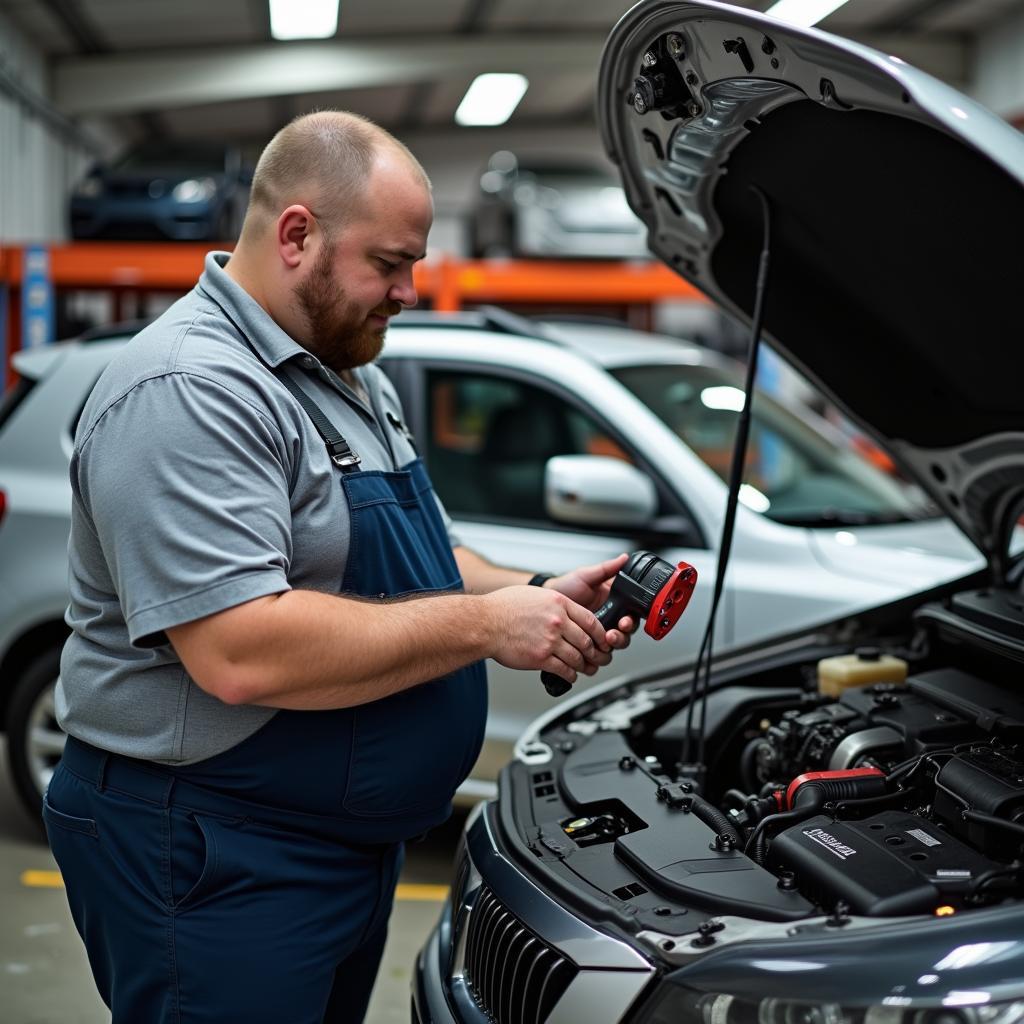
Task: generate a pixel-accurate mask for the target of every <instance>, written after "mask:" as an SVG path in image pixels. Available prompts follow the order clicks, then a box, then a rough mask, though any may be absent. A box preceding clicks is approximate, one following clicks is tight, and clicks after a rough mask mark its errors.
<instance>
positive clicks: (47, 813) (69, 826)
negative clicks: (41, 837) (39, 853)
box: [43, 792, 99, 844]
mask: <svg viewBox="0 0 1024 1024" xmlns="http://www.w3.org/2000/svg"><path fill="white" fill-rule="evenodd" d="M43 824H44V825H45V826H46V833H47V836H48V837H49V839H50V842H51V844H52V843H53V840H54V838H56V837H58V836H59V835H60V832H59V831H58V830H60V831H63V832H77V833H79V834H80V835H84V836H91V837H92V838H93V839H98V838H99V830H98V829H97V828H96V820H95V819H94V818H78V817H76V816H75V815H73V814H66V813H65V812H64V811H58V810H57V808H56V807H54V806H53V804H52V803H51V802H50V794H49V792H46V793H44V794H43Z"/></svg>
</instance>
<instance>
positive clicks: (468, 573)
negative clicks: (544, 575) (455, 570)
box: [453, 547, 534, 594]
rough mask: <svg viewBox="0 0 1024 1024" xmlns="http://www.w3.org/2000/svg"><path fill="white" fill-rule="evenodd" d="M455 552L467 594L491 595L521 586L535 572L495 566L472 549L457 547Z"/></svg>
mask: <svg viewBox="0 0 1024 1024" xmlns="http://www.w3.org/2000/svg"><path fill="white" fill-rule="evenodd" d="M453 550H454V554H455V561H456V563H457V565H458V567H459V572H460V573H461V575H462V582H463V583H464V584H465V587H466V593H467V594H490V593H493V592H494V591H495V590H500V589H501V588H502V587H515V586H521V585H522V584H524V583H528V582H529V581H530V578H531V577H532V576H533V575H534V571H529V570H525V569H506V568H504V567H503V566H500V565H495V564H494V563H493V562H489V561H488V560H487V559H486V558H484V557H483V556H482V555H478V554H477V553H476V552H475V551H472V550H471V549H470V548H466V547H457V548H454V549H453Z"/></svg>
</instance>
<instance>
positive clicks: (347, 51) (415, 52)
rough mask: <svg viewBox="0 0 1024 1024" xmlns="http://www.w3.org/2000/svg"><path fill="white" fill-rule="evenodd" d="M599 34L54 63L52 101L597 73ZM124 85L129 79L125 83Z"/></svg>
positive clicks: (71, 103)
mask: <svg viewBox="0 0 1024 1024" xmlns="http://www.w3.org/2000/svg"><path fill="white" fill-rule="evenodd" d="M604 40H605V34H604V33H603V32H589V33H577V34H575V35H573V36H572V37H567V38H561V37H553V38H550V37H549V38H544V39H538V38H537V36H536V35H519V34H518V33H517V34H514V35H507V36H506V35H503V36H500V37H487V36H484V37H480V36H476V37H474V39H473V41H472V44H469V43H468V41H467V39H466V37H465V36H440V37H436V38H427V39H422V38H421V39H419V40H417V41H415V42H412V43H400V44H396V43H394V42H389V41H384V40H380V39H373V40H367V41H364V42H350V41H345V42H341V41H339V42H310V43H298V42H297V43H289V44H287V45H284V46H282V45H280V44H276V45H261V46H248V47H239V48H237V49H234V50H230V49H224V48H222V49H220V50H218V51H211V50H184V51H176V52H169V51H166V50H162V51H159V52H156V53H145V54H132V55H124V54H121V55H114V54H111V55H103V56H94V57H67V58H61V59H57V60H55V61H54V76H53V81H54V97H55V100H56V103H57V105H58V106H59V107H60V108H61V109H62V110H64V111H66V112H67V113H69V114H122V113H130V112H134V111H137V110H156V109H160V108H164V109H166V108H170V107H182V106H193V105H197V104H202V103H216V102H221V101H225V100H243V99H254V98H257V97H262V96H266V95H267V94H268V93H269V94H273V95H294V94H297V93H311V92H327V91H330V90H339V89H366V88H373V87H375V86H385V85H401V84H410V85H411V84H413V83H416V82H426V81H432V80H444V79H446V78H449V77H452V76H458V77H460V78H462V77H465V76H466V75H467V74H480V73H481V72H484V71H495V70H509V71H522V72H523V73H525V74H533V75H536V76H537V77H538V78H541V77H543V75H544V74H545V73H550V72H551V71H554V70H558V71H580V70H583V71H593V72H594V73H595V74H596V72H597V66H598V62H599V60H600V57H601V47H602V46H603V45H604ZM129 84H130V85H129Z"/></svg>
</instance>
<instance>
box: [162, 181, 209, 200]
mask: <svg viewBox="0 0 1024 1024" xmlns="http://www.w3.org/2000/svg"><path fill="white" fill-rule="evenodd" d="M216 191H217V182H215V181H214V180H213V178H189V179H188V180H187V181H183V182H181V183H180V184H179V185H175V186H174V191H173V192H172V193H171V195H173V196H174V198H175V199H177V200H178V202H179V203H202V202H205V201H206V200H207V199H212V198H213V196H214V193H215V192H216Z"/></svg>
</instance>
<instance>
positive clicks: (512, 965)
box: [465, 886, 577, 1024]
mask: <svg viewBox="0 0 1024 1024" xmlns="http://www.w3.org/2000/svg"><path fill="white" fill-rule="evenodd" d="M576 972H577V969H576V967H575V965H574V964H572V963H571V962H570V961H569V960H566V959H565V958H564V957H562V956H560V955H559V954H558V953H556V952H555V951H554V950H553V949H552V948H551V947H550V946H549V945H548V944H547V943H546V942H544V941H543V940H542V939H539V938H538V937H537V936H536V935H534V934H533V932H531V931H530V930H529V929H528V928H527V927H526V926H525V925H524V924H523V923H522V922H521V921H520V920H519V919H518V918H517V917H516V916H515V915H514V914H513V913H512V912H511V911H509V910H507V909H506V908H505V907H504V906H503V905H502V904H501V903H500V902H499V901H498V900H497V898H496V897H495V896H494V893H492V892H491V891H490V889H488V888H487V887H486V886H484V887H483V888H482V889H481V890H480V893H479V895H478V896H477V899H476V904H475V905H474V907H473V911H472V913H471V914H470V915H469V930H468V933H467V935H466V956H465V977H466V982H467V984H468V985H469V989H470V991H471V992H472V994H473V998H474V999H475V1000H476V1002H477V1004H478V1005H479V1006H480V1008H481V1009H482V1010H484V1011H485V1012H486V1013H487V1015H488V1016H489V1017H490V1018H491V1020H492V1021H494V1022H495V1024H543V1022H544V1021H545V1020H547V1018H548V1015H549V1014H550V1013H551V1010H552V1009H553V1008H554V1006H555V1004H556V1003H557V1002H558V1000H559V999H561V997H562V995H563V994H564V992H565V990H566V988H567V987H568V986H569V983H570V982H571V981H572V980H573V978H574V977H575V976H576Z"/></svg>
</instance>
